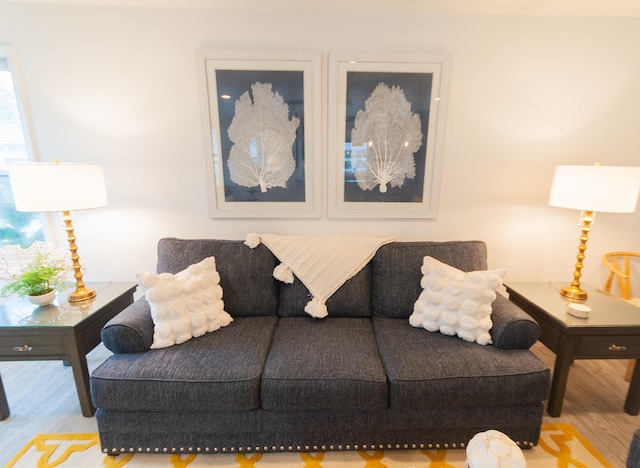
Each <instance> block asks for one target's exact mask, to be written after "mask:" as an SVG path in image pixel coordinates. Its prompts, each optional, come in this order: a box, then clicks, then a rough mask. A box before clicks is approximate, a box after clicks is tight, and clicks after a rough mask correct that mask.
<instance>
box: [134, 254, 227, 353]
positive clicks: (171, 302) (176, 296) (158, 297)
mask: <svg viewBox="0 0 640 468" xmlns="http://www.w3.org/2000/svg"><path fill="white" fill-rule="evenodd" d="M136 278H137V279H138V284H139V285H140V289H141V290H142V292H143V293H144V294H145V297H146V298H147V301H149V304H150V305H151V318H152V319H153V324H154V331H153V344H152V345H151V348H166V347H168V346H172V345H174V344H178V343H184V342H185V341H187V340H189V339H191V338H194V337H196V336H201V335H204V334H205V333H207V332H212V331H215V330H218V329H219V328H221V327H225V326H227V325H229V324H230V323H231V322H232V321H233V318H232V317H231V315H229V314H228V313H227V312H225V311H224V302H223V301H222V288H221V287H220V275H219V274H218V271H217V270H216V260H215V258H214V257H208V258H205V259H204V260H202V261H201V262H200V263H196V264H195V265H191V266H189V268H187V269H186V270H182V271H181V272H179V273H177V274H175V275H172V274H170V273H161V274H159V275H158V274H155V273H140V274H138V275H136Z"/></svg>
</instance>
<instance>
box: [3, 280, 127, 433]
mask: <svg viewBox="0 0 640 468" xmlns="http://www.w3.org/2000/svg"><path fill="white" fill-rule="evenodd" d="M87 286H88V287H91V288H93V289H95V290H96V292H97V293H98V294H97V296H96V297H95V298H94V299H91V300H88V301H83V302H74V303H69V302H68V301H67V300H66V298H67V296H68V294H67V293H66V292H65V293H59V294H58V297H57V298H56V300H55V301H54V303H53V304H51V305H48V306H45V307H38V306H36V305H35V304H31V303H30V302H29V301H27V300H26V299H24V298H15V299H11V300H8V301H6V302H5V303H3V304H0V361H43V360H63V361H65V363H68V364H69V365H71V368H72V370H73V378H74V380H75V383H76V389H77V391H78V398H79V400H80V408H81V409H82V414H83V416H86V417H90V416H93V414H94V413H95V412H96V409H95V407H94V406H93V402H92V401H91V393H90V388H89V370H88V368H87V358H86V355H87V353H88V352H89V351H91V350H92V349H93V348H95V347H96V346H98V344H100V331H101V330H102V327H103V326H104V324H105V323H107V322H108V321H109V320H110V319H111V318H113V317H114V316H115V315H116V314H118V313H119V312H120V311H122V310H123V309H124V308H125V307H127V306H128V305H129V304H131V303H132V302H133V293H134V291H135V290H136V287H137V286H136V284H135V283H92V284H87ZM7 416H9V405H8V404H7V399H6V396H5V393H4V388H3V387H2V381H1V380H0V420H1V419H5V418H6V417H7Z"/></svg>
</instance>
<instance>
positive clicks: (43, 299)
mask: <svg viewBox="0 0 640 468" xmlns="http://www.w3.org/2000/svg"><path fill="white" fill-rule="evenodd" d="M55 298H56V291H55V289H53V290H51V291H49V292H48V293H46V294H41V295H40V296H27V299H28V300H29V302H32V303H34V304H37V305H39V306H46V305H49V304H51V303H52V302H53V300H54V299H55Z"/></svg>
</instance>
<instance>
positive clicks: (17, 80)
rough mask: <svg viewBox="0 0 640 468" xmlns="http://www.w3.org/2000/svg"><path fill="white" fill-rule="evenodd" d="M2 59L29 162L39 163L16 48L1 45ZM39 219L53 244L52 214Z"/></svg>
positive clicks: (43, 214) (48, 239) (0, 56)
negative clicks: (11, 89) (13, 97)
mask: <svg viewBox="0 0 640 468" xmlns="http://www.w3.org/2000/svg"><path fill="white" fill-rule="evenodd" d="M0 59H4V60H6V62H7V68H8V71H9V73H10V74H11V80H12V82H13V91H14V93H15V97H16V102H17V106H18V113H19V114H20V125H21V127H22V134H23V137H24V143H25V149H26V152H27V155H28V157H29V161H30V162H39V161H40V155H39V153H38V147H37V145H36V141H35V137H34V135H35V131H34V126H33V121H32V119H31V113H30V112H29V106H28V105H27V96H26V92H25V86H24V80H23V79H22V72H21V70H20V66H19V63H18V54H17V52H16V48H15V47H14V46H11V45H5V44H0ZM39 218H40V224H41V226H42V231H43V235H44V239H45V241H48V242H51V241H52V240H53V231H52V228H51V225H52V219H51V215H50V213H40V216H39Z"/></svg>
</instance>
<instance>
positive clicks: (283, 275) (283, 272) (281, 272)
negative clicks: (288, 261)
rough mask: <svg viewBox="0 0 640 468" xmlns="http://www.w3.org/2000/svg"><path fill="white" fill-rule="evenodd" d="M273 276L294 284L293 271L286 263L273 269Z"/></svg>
mask: <svg viewBox="0 0 640 468" xmlns="http://www.w3.org/2000/svg"><path fill="white" fill-rule="evenodd" d="M273 277H274V278H275V279H277V280H280V281H282V282H283V283H287V284H293V271H291V268H289V267H288V266H287V265H285V264H284V263H281V264H280V265H278V266H277V267H275V268H274V269H273Z"/></svg>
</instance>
